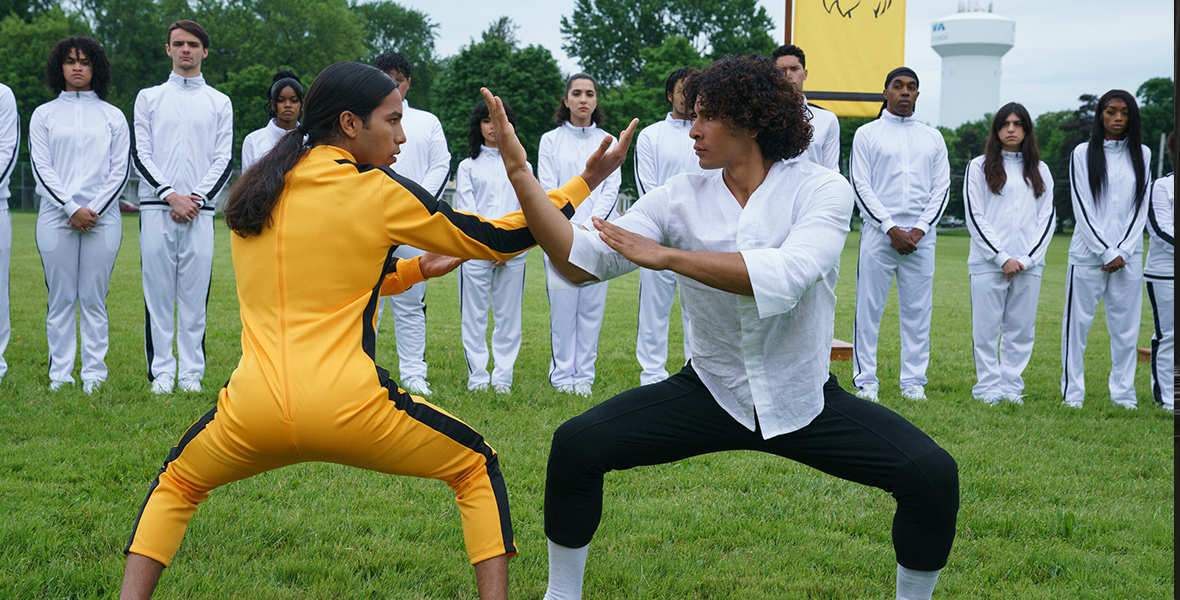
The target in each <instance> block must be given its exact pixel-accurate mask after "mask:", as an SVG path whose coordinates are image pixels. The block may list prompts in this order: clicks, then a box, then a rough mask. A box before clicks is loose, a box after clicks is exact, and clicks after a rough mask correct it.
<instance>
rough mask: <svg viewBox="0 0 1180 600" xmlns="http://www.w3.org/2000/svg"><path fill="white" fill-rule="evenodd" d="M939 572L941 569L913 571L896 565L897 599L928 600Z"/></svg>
mask: <svg viewBox="0 0 1180 600" xmlns="http://www.w3.org/2000/svg"><path fill="white" fill-rule="evenodd" d="M939 573H942V569H939V570H937V571H915V570H913V569H907V568H905V567H903V566H901V565H897V600H930V596H931V595H932V594H933V593H934V584H936V583H938V574H939Z"/></svg>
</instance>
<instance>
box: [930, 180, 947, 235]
mask: <svg viewBox="0 0 1180 600" xmlns="http://www.w3.org/2000/svg"><path fill="white" fill-rule="evenodd" d="M950 197H951V186H949V185H948V186H946V191H945V192H943V193H942V206H939V207H938V212H936V213H934V218H933V219H931V220H930V221H927V222H928V223H930V227H935V224H936V223H938V220H939V219H941V218H942V211H944V210H946V203H947V201H949V200H950Z"/></svg>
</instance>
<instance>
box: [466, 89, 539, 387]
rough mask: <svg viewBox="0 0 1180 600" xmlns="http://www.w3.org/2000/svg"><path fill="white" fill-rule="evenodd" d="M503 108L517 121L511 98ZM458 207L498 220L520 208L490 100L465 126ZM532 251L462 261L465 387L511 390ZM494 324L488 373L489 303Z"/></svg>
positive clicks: (474, 113)
mask: <svg viewBox="0 0 1180 600" xmlns="http://www.w3.org/2000/svg"><path fill="white" fill-rule="evenodd" d="M504 110H505V111H507V113H508V120H509V121H510V122H511V123H512V125H513V126H515V125H516V114H515V113H514V112H513V111H512V107H511V106H509V105H508V103H507V102H505V103H504ZM529 170H530V171H532V166H531V165H529ZM454 206H455V209H456V210H461V211H465V212H469V213H474V214H477V215H480V216H482V217H485V218H488V219H498V218H500V217H502V216H504V215H506V214H509V213H512V212H516V211H518V210H520V202H519V201H518V200H517V199H516V192H515V191H513V189H512V182H510V181H509V180H508V174H507V173H506V172H505V171H504V162H503V161H502V160H501V159H500V151H499V150H498V149H497V147H496V132H495V128H493V127H492V120H491V118H490V117H489V115H488V105H487V103H486V102H485V101H483V100H480V101H479V104H477V105H476V106H475V111H474V112H473V113H472V115H471V123H470V126H469V127H468V131H467V158H465V159H463V161H462V162H460V163H459V169H458V171H457V172H456V175H455V202H454ZM527 260H528V252H524V253H522V254H521V255H520V256H517V257H515V258H513V259H511V260H509V261H506V262H492V261H486V260H469V261H467V262H465V263H463V264H462V265H459V313H460V321H461V323H462V325H461V327H462V334H463V355H464V357H466V359H467V389H469V390H486V389H487V388H488V385H489V383H490V384H491V386H492V387H493V388H494V389H495V390H496V392H497V393H500V394H507V393H510V392H511V391H512V372H513V367H514V366H515V365H516V356H517V354H519V353H520V338H521V333H520V315H521V306H522V303H523V302H524V275H525V263H526V261H527ZM489 303H490V304H491V307H492V314H493V315H495V319H496V326H495V328H494V329H493V330H492V360H493V361H495V367H494V368H493V370H492V374H491V377H489V376H488V371H487V365H488V345H487V334H488V305H489Z"/></svg>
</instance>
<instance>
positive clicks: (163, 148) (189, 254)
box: [131, 73, 234, 381]
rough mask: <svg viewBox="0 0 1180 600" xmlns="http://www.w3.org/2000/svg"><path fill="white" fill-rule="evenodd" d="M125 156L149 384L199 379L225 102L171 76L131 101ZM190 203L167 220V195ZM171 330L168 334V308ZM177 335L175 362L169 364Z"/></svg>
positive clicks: (224, 176)
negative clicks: (184, 214) (132, 195)
mask: <svg viewBox="0 0 1180 600" xmlns="http://www.w3.org/2000/svg"><path fill="white" fill-rule="evenodd" d="M132 132H133V136H132V143H131V154H132V159H133V163H134V165H135V169H136V170H137V171H138V172H139V175H140V181H139V207H140V214H139V219H140V230H139V248H140V258H141V263H142V266H143V295H144V305H145V307H146V309H147V310H146V315H145V318H146V320H147V324H146V327H145V330H146V332H147V335H146V338H145V344H144V346H145V348H144V350H145V354H146V357H147V361H148V379H149V380H150V381H155V379H156V378H157V377H160V376H167V377H177V376H180V377H191V378H195V379H197V380H198V381H199V380H200V379H201V378H203V377H204V374H205V350H204V337H205V305H206V301H207V300H208V297H209V282H210V278H211V275H212V269H213V211H214V209H215V208H216V203H217V197H218V195H219V194H220V193H221V192H222V191H224V189H225V186H226V183H227V182H228V181H229V176H230V173H231V171H232V169H233V161H232V160H231V159H232V156H233V142H234V123H233V106H232V104H231V103H230V100H229V97H228V96H226V95H225V94H223V93H221V92H219V91H217V90H215V89H213V88H212V87H209V86H208V85H206V84H205V79H204V78H203V77H201V76H197V77H192V78H187V79H186V78H184V77H181V76H180V75H177V74H176V73H172V74H170V75H169V76H168V81H166V82H164V83H162V84H160V85H157V86H155V87H150V88H147V89H144V90H140V92H139V95H138V96H137V97H136V98H135V123H134V125H133V129H132ZM173 192H175V193H177V194H180V195H189V194H192V195H196V196H197V197H199V198H200V199H201V200H200V201H199V203H200V205H201V210H200V211H199V214H198V215H197V217H196V218H194V219H193V220H192V221H190V222H188V223H176V222H174V221H173V220H172V218H171V217H170V216H169V213H170V211H171V207H170V206H169V205H168V202H167V201H165V198H167V197H168V195H169V194H171V193H173ZM174 306H175V310H176V328H175V330H174V328H173V316H172V315H173V307H174ZM174 331H175V333H176V348H177V354H178V356H179V362H178V361H177V359H176V358H173V356H172V337H173V333H174Z"/></svg>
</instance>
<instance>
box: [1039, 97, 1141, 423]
mask: <svg viewBox="0 0 1180 600" xmlns="http://www.w3.org/2000/svg"><path fill="white" fill-rule="evenodd" d="M1140 138H1141V133H1140V125H1139V107H1138V105H1137V104H1136V103H1135V97H1134V96H1132V95H1131V94H1129V93H1127V92H1125V91H1123V90H1111V91H1109V92H1107V93H1105V94H1103V95H1102V97H1101V98H1099V100H1098V112H1097V115H1096V116H1095V120H1094V131H1093V134H1092V135H1091V136H1090V141H1088V142H1082V143H1081V144H1078V146H1077V147H1076V148H1074V151H1073V155H1072V156H1071V157H1070V164H1069V166H1070V174H1069V180H1070V189H1071V191H1072V194H1071V196H1072V200H1073V212H1074V220H1075V222H1076V223H1075V225H1074V230H1073V237H1072V238H1071V239H1070V242H1069V271H1068V273H1067V275H1066V284H1065V311H1064V315H1063V324H1062V326H1061V365H1062V371H1061V395H1062V397H1063V398H1064V404H1065V405H1066V406H1069V407H1073V408H1081V407H1082V402H1083V401H1084V400H1085V398H1086V378H1085V363H1084V362H1083V359H1084V357H1085V353H1086V335H1088V334H1089V333H1090V325H1092V324H1093V323H1094V313H1095V312H1096V311H1097V309H1098V303H1099V301H1104V302H1105V305H1106V329H1107V331H1108V332H1109V333H1110V359H1111V369H1110V377H1109V379H1108V385H1109V387H1110V399H1111V401H1112V402H1114V403H1115V404H1116V405H1118V406H1121V407H1123V408H1127V409H1135V408H1138V401H1137V399H1136V396H1135V363H1136V360H1137V358H1138V350H1137V348H1136V347H1137V345H1138V339H1139V319H1140V317H1141V316H1142V312H1143V227H1144V225H1146V223H1147V212H1148V210H1147V208H1148V207H1147V206H1146V204H1145V200H1146V199H1147V191H1148V189H1149V188H1150V183H1151V176H1150V175H1149V173H1148V169H1149V167H1150V165H1151V150H1149V149H1148V148H1147V146H1144V145H1142V144H1140Z"/></svg>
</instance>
